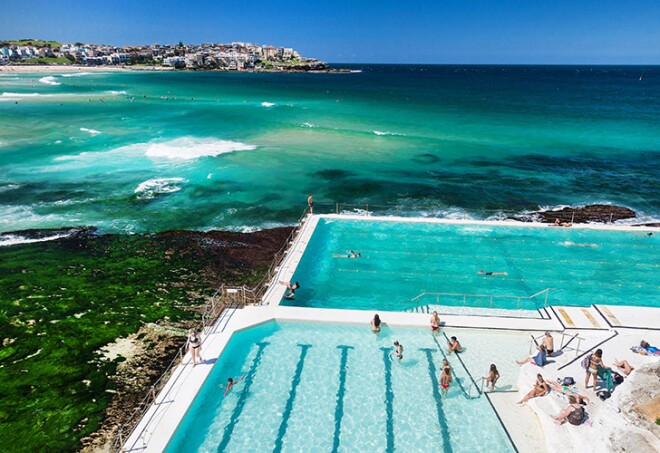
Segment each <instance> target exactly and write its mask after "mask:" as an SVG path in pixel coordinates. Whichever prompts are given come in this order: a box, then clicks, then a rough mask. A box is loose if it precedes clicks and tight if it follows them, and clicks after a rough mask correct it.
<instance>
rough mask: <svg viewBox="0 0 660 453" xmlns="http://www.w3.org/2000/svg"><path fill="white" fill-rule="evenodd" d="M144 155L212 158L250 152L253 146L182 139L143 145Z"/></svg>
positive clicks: (210, 140) (239, 143)
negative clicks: (237, 152) (232, 153)
mask: <svg viewBox="0 0 660 453" xmlns="http://www.w3.org/2000/svg"><path fill="white" fill-rule="evenodd" d="M145 145H146V148H147V149H146V151H145V155H146V156H148V157H164V158H167V159H198V158H200V157H214V156H218V155H220V154H225V153H231V152H233V151H251V150H253V149H256V146H254V145H247V144H245V143H241V142H233V141H230V140H218V139H199V138H194V137H182V138H177V139H175V140H170V141H167V142H160V143H154V142H150V143H147V144H145Z"/></svg>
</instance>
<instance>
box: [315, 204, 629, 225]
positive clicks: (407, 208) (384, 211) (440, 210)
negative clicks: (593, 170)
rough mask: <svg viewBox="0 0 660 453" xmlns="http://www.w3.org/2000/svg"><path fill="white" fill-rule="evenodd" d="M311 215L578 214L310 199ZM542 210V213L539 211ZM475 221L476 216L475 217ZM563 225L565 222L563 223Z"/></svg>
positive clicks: (564, 218)
mask: <svg viewBox="0 0 660 453" xmlns="http://www.w3.org/2000/svg"><path fill="white" fill-rule="evenodd" d="M314 213H315V214H350V215H363V216H371V215H381V216H397V217H419V216H420V215H421V213H424V215H429V217H437V218H452V219H461V220H470V219H475V217H477V218H482V220H483V219H488V220H492V219H505V218H528V219H529V220H535V221H542V219H543V216H546V217H548V216H551V217H553V218H554V219H557V218H558V219H559V220H560V222H561V223H564V224H573V223H574V221H575V215H576V214H579V213H581V212H580V211H577V210H553V211H542V210H541V209H540V208H538V209H536V210H534V211H532V210H531V209H530V210H518V211H515V210H510V209H465V208H460V207H457V206H438V205H437V204H432V205H431V204H430V205H424V204H419V205H402V204H378V203H344V202H338V201H335V202H314ZM539 213H543V214H539ZM614 215H615V214H614V213H604V214H602V215H599V216H597V218H596V219H593V220H597V221H600V222H603V223H614V222H615V221H617V220H619V219H618V218H616V219H615V218H614ZM475 220H476V219H475ZM564 226H567V225H564Z"/></svg>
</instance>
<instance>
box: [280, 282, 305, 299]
mask: <svg viewBox="0 0 660 453" xmlns="http://www.w3.org/2000/svg"><path fill="white" fill-rule="evenodd" d="M280 284H281V285H285V286H286V288H287V290H288V291H289V292H288V293H286V294H284V298H285V299H289V300H292V299H294V298H295V297H296V290H297V289H298V288H300V283H298V282H295V283H293V284H291V282H282V281H281V282H280Z"/></svg>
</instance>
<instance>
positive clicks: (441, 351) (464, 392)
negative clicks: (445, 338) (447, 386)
mask: <svg viewBox="0 0 660 453" xmlns="http://www.w3.org/2000/svg"><path fill="white" fill-rule="evenodd" d="M433 341H435V344H436V345H438V351H440V354H442V357H444V358H445V359H446V360H447V362H449V359H448V358H447V354H445V351H443V350H442V346H440V343H438V339H437V338H436V337H435V335H434V336H433ZM449 368H451V374H453V375H454V377H455V378H456V383H457V384H458V386H459V387H460V388H461V392H463V396H465V398H467V399H469V400H471V399H475V398H474V397H471V396H470V395H469V394H468V392H466V391H465V387H463V384H462V383H461V380H460V379H459V378H458V375H457V374H456V372H455V371H454V367H452V366H451V364H449ZM463 368H465V365H463ZM465 371H467V370H465Z"/></svg>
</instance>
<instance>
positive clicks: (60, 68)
mask: <svg viewBox="0 0 660 453" xmlns="http://www.w3.org/2000/svg"><path fill="white" fill-rule="evenodd" d="M58 72H68V73H70V72H99V73H102V72H221V73H232V74H233V73H239V74H243V73H251V74H252V73H280V74H286V73H292V72H294V73H310V74H319V73H323V74H324V73H330V74H348V73H351V72H353V71H351V70H349V69H342V68H337V69H332V68H328V69H312V70H304V69H301V70H296V69H259V70H248V71H246V70H243V71H229V70H225V69H175V68H173V67H169V66H113V65H107V66H78V65H4V66H0V74H39V73H49V74H51V73H58Z"/></svg>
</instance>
